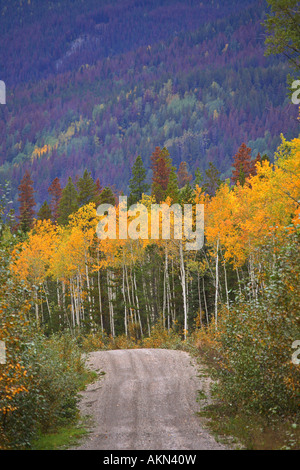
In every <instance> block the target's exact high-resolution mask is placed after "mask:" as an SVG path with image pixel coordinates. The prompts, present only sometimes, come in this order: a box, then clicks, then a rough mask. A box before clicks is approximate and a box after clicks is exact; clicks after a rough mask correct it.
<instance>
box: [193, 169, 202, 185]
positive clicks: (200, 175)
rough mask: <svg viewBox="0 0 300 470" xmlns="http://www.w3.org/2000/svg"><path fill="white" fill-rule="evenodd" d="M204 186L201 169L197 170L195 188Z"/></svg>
mask: <svg viewBox="0 0 300 470" xmlns="http://www.w3.org/2000/svg"><path fill="white" fill-rule="evenodd" d="M202 184H203V175H202V173H201V171H200V169H199V168H196V170H195V179H194V188H196V186H199V187H200V188H201V187H202Z"/></svg>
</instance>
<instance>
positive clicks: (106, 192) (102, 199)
mask: <svg viewBox="0 0 300 470" xmlns="http://www.w3.org/2000/svg"><path fill="white" fill-rule="evenodd" d="M100 204H111V205H113V206H114V205H115V204H116V198H115V195H114V193H113V191H112V189H111V188H110V187H109V186H106V187H105V188H104V189H103V190H102V192H101V194H100V196H99V205H100Z"/></svg>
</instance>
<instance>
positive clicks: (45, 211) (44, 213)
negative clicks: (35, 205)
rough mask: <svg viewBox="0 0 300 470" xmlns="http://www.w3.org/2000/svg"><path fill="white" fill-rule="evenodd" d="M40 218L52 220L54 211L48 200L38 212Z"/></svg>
mask: <svg viewBox="0 0 300 470" xmlns="http://www.w3.org/2000/svg"><path fill="white" fill-rule="evenodd" d="M37 218H38V220H51V219H52V211H51V208H50V206H49V204H48V202H47V201H45V202H44V203H43V205H42V206H41V208H40V210H39V211H38V213H37Z"/></svg>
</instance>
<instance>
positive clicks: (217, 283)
mask: <svg viewBox="0 0 300 470" xmlns="http://www.w3.org/2000/svg"><path fill="white" fill-rule="evenodd" d="M218 290H219V238H218V240H217V255H216V291H215V326H216V327H217V324H218Z"/></svg>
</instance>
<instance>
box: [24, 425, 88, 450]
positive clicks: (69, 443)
mask: <svg viewBox="0 0 300 470" xmlns="http://www.w3.org/2000/svg"><path fill="white" fill-rule="evenodd" d="M88 432H89V431H88V430H87V428H86V424H69V425H67V426H63V427H61V428H59V429H58V430H56V431H55V432H52V433H47V434H43V435H41V436H39V437H38V438H37V439H36V440H35V441H34V442H33V445H32V450H63V449H68V448H70V447H74V446H77V445H78V444H79V443H80V441H81V439H83V438H84V437H86V435H87V434H88Z"/></svg>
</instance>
